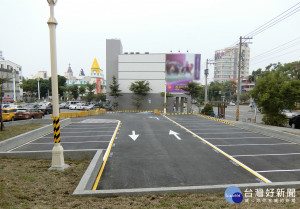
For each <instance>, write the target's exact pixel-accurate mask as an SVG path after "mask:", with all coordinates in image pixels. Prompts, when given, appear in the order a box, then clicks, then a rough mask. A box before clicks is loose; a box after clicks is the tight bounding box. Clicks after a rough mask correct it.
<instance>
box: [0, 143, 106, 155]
mask: <svg viewBox="0 0 300 209" xmlns="http://www.w3.org/2000/svg"><path fill="white" fill-rule="evenodd" d="M52 144H54V143H52ZM97 150H99V149H76V150H66V149H64V151H69V152H74V151H76V152H77V151H97ZM104 150H105V149H104ZM24 152H25V153H28V152H33V153H35V152H52V149H51V150H38V151H13V152H10V153H24ZM0 153H3V152H0ZM4 153H6V152H4Z"/></svg>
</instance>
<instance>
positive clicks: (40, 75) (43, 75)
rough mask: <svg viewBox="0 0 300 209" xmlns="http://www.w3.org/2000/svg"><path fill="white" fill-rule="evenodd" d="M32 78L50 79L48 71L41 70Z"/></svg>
mask: <svg viewBox="0 0 300 209" xmlns="http://www.w3.org/2000/svg"><path fill="white" fill-rule="evenodd" d="M32 78H33V79H36V78H42V79H48V78H49V77H48V76H47V71H44V70H40V71H38V72H37V74H35V75H34V76H33V77H32Z"/></svg>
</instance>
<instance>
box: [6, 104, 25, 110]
mask: <svg viewBox="0 0 300 209" xmlns="http://www.w3.org/2000/svg"><path fill="white" fill-rule="evenodd" d="M8 107H9V108H15V109H18V108H22V106H21V105H14V104H10V105H9V106H8Z"/></svg>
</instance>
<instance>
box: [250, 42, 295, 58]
mask: <svg viewBox="0 0 300 209" xmlns="http://www.w3.org/2000/svg"><path fill="white" fill-rule="evenodd" d="M298 39H300V37H298V38H295V39H293V40H291V41H288V42H286V43H284V44H281V45H279V46H277V47H275V48H273V49H270V50H268V51H266V52H263V53H261V54H259V55H256V56H254V57H251V60H253V59H254V60H255V59H260V58H261V57H263V58H264V57H266V56H270V54H275V53H278V52H281V51H284V50H286V49H289V48H291V47H294V46H297V45H299V44H300V42H299V41H298V42H295V41H296V40H298ZM268 54H269V55H268Z"/></svg>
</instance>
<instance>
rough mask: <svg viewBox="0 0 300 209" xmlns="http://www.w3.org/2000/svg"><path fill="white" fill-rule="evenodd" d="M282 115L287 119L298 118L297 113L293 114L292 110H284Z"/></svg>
mask: <svg viewBox="0 0 300 209" xmlns="http://www.w3.org/2000/svg"><path fill="white" fill-rule="evenodd" d="M281 114H282V115H285V116H286V117H287V118H289V119H291V118H292V117H295V116H297V114H296V113H293V112H291V111H290V110H283V111H282V112H281Z"/></svg>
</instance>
